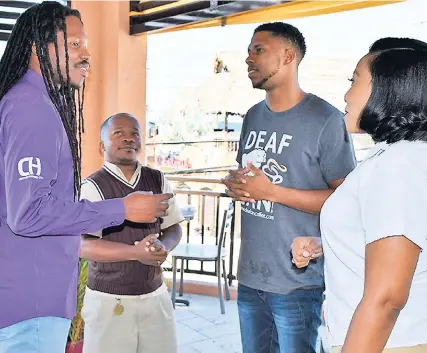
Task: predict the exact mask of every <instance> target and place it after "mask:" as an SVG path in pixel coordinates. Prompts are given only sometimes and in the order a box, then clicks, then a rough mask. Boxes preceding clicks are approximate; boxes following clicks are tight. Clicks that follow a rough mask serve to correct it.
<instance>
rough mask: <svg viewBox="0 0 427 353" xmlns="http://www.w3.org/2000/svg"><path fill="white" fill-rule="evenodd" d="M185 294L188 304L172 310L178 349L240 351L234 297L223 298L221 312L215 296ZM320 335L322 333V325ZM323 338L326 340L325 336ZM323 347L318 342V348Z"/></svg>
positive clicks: (194, 352) (191, 352)
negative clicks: (174, 317) (230, 298)
mask: <svg viewBox="0 0 427 353" xmlns="http://www.w3.org/2000/svg"><path fill="white" fill-rule="evenodd" d="M184 298H185V299H189V300H190V306H189V307H187V306H184V305H182V304H177V305H176V310H175V313H176V321H177V334H178V344H179V349H178V353H242V345H241V343H240V333H239V332H240V326H239V318H238V314H237V303H236V301H235V300H230V301H226V302H225V315H222V314H221V311H220V307H219V300H218V298H216V297H208V296H201V295H195V294H185V295H184ZM319 336H322V337H324V336H325V328H324V327H323V326H322V327H320V329H319ZM319 341H320V339H319ZM323 342H324V344H326V343H327V342H326V341H325V339H323ZM325 351H327V350H325ZM325 351H324V350H322V349H321V348H320V342H319V346H318V347H317V352H318V353H321V352H325Z"/></svg>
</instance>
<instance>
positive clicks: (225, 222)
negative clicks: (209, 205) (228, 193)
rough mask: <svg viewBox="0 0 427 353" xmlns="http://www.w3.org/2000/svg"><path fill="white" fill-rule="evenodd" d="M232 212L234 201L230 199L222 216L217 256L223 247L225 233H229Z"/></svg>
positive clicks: (225, 237) (219, 255)
mask: <svg viewBox="0 0 427 353" xmlns="http://www.w3.org/2000/svg"><path fill="white" fill-rule="evenodd" d="M233 213H234V201H231V202H230V203H229V205H228V207H227V209H226V210H225V211H224V216H223V218H222V225H221V233H220V235H219V239H218V258H220V257H221V250H222V248H223V247H225V243H226V239H227V235H228V234H230V231H231V222H232V220H233Z"/></svg>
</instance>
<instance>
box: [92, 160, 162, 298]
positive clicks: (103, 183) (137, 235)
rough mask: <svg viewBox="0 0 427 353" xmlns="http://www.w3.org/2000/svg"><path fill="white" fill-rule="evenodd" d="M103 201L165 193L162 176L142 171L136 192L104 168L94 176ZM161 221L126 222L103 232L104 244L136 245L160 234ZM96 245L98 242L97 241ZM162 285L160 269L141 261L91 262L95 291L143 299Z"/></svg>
mask: <svg viewBox="0 0 427 353" xmlns="http://www.w3.org/2000/svg"><path fill="white" fill-rule="evenodd" d="M89 179H92V181H94V182H95V183H96V185H97V186H98V187H99V189H100V190H101V192H102V195H103V196H104V199H112V198H122V197H124V196H126V195H128V194H130V193H132V192H134V191H152V192H153V193H154V194H160V193H162V182H163V180H162V175H161V173H160V172H159V171H158V170H154V169H151V168H148V167H142V169H141V177H140V179H139V181H138V184H137V186H136V187H135V189H132V188H131V187H129V186H127V185H126V184H124V183H123V182H121V181H119V180H118V179H117V178H116V177H115V176H113V175H111V174H110V173H109V172H108V171H107V170H105V169H104V168H102V169H100V170H98V171H97V172H95V173H94V174H92V175H91V176H90V177H89ZM160 230H161V229H160V220H158V221H157V222H156V223H152V224H151V223H132V222H129V221H126V220H125V222H124V223H123V224H121V225H119V226H114V227H110V228H106V229H104V230H103V231H102V237H103V239H105V240H109V241H115V242H118V243H123V244H128V245H134V243H135V241H141V240H142V239H144V238H145V237H146V236H147V235H149V234H157V233H158V234H160ZM95 241H96V240H95ZM162 283H163V277H162V270H161V268H160V267H155V266H149V265H144V264H142V263H140V262H138V261H124V262H114V263H102V262H95V261H89V271H88V281H87V286H88V287H89V288H90V289H92V290H95V291H100V292H104V293H110V294H116V295H142V294H147V293H151V292H154V291H155V290H156V289H157V288H159V287H160V286H161V285H162Z"/></svg>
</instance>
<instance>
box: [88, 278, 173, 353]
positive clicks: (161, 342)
mask: <svg viewBox="0 0 427 353" xmlns="http://www.w3.org/2000/svg"><path fill="white" fill-rule="evenodd" d="M117 299H120V304H121V305H123V309H124V310H123V312H122V314H121V315H117V314H115V313H114V308H115V307H116V305H117V304H118V300H117ZM82 317H83V319H84V321H85V329H84V342H83V353H177V351H178V348H177V339H176V326H175V312H174V309H173V307H172V301H171V298H170V296H169V293H168V291H167V288H166V286H165V285H163V286H162V287H160V288H159V289H157V290H156V291H155V292H153V293H149V294H146V295H143V296H140V297H138V296H128V297H126V296H113V295H111V294H106V293H101V292H96V291H92V290H90V289H89V288H87V289H86V295H85V298H84V303H83V309H82Z"/></svg>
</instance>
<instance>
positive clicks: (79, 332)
mask: <svg viewBox="0 0 427 353" xmlns="http://www.w3.org/2000/svg"><path fill="white" fill-rule="evenodd" d="M79 265H80V274H79V281H78V284H77V314H76V316H75V317H74V319H73V321H72V322H71V329H70V332H69V334H68V338H69V340H70V342H71V343H77V342H78V341H80V340H81V339H82V338H83V329H84V321H83V319H82V317H81V311H82V307H83V299H84V296H85V292H86V283H87V271H88V262H87V261H86V260H83V259H80V262H79Z"/></svg>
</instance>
